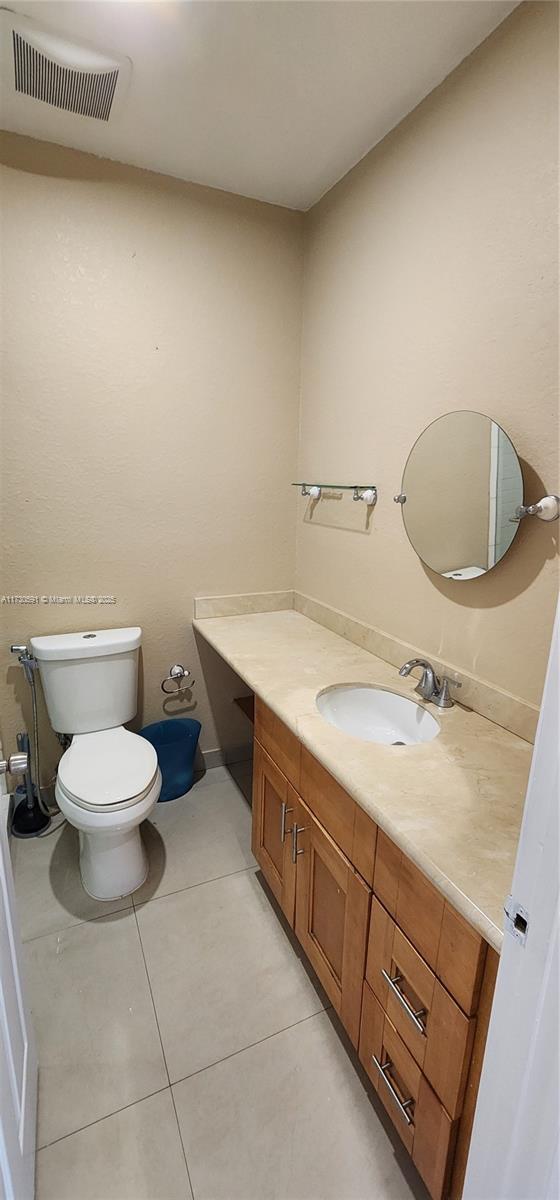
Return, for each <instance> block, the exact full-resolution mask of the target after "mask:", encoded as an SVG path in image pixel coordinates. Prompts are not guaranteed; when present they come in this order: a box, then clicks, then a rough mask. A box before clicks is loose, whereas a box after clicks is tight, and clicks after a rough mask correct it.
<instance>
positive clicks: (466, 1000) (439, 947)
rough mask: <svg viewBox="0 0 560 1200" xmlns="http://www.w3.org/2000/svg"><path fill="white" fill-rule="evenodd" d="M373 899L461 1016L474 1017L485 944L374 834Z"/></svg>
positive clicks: (401, 856) (387, 841)
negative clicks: (382, 908)
mask: <svg viewBox="0 0 560 1200" xmlns="http://www.w3.org/2000/svg"><path fill="white" fill-rule="evenodd" d="M373 888H374V892H375V894H376V896H377V898H378V899H379V900H380V901H381V903H382V904H383V906H384V907H385V908H386V909H387V911H388V912H389V913H390V914H391V916H392V917H393V918H394V920H395V921H396V923H397V925H399V926H400V928H401V929H402V930H403V932H404V933H405V934H406V936H407V938H408V939H409V941H410V942H412V945H413V946H414V947H415V949H416V950H417V951H418V953H419V954H420V955H421V956H422V958H423V959H424V960H425V962H427V963H428V964H429V966H430V967H431V968H432V971H434V972H435V974H436V975H437V976H438V978H439V979H440V980H441V981H442V983H443V984H444V985H445V987H446V988H447V989H448V991H449V992H451V994H452V995H453V996H454V998H455V1000H456V1001H457V1003H458V1004H459V1005H460V1006H461V1008H462V1009H463V1012H465V1013H466V1014H467V1016H471V1015H472V1013H474V1012H476V1009H477V1006H478V999H479V995H480V985H481V981H482V973H483V969H484V959H485V955H486V943H485V942H484V940H483V939H482V938H481V936H480V934H478V933H477V932H476V931H475V930H474V929H472V928H471V926H470V925H469V924H468V922H467V921H465V919H464V918H463V917H461V916H460V915H459V913H458V912H456V911H455V909H454V908H453V907H452V905H450V904H449V903H448V902H447V901H446V900H445V899H444V897H443V896H442V894H441V892H439V891H438V889H437V888H436V887H434V885H433V883H431V882H430V880H429V879H427V878H426V876H425V875H423V874H422V871H420V870H419V869H418V867H416V866H415V864H414V863H413V862H411V860H410V859H409V858H407V856H406V854H403V852H402V851H401V850H399V849H398V847H397V846H395V845H394V843H393V842H392V841H391V840H390V838H388V837H387V835H386V834H385V833H383V832H382V830H381V829H380V830H379V832H378V837H377V852H376V858H375V873H374V880H373Z"/></svg>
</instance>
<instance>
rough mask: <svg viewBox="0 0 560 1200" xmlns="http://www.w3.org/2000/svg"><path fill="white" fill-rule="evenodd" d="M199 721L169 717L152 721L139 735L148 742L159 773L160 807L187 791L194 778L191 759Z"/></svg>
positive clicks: (199, 726) (198, 729)
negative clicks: (155, 758) (160, 781)
mask: <svg viewBox="0 0 560 1200" xmlns="http://www.w3.org/2000/svg"><path fill="white" fill-rule="evenodd" d="M200 730H201V724H200V721H195V720H194V718H193V717H170V718H169V720H168V721H155V722H154V724H153V725H145V726H144V728H143V729H140V730H139V731H138V732H139V733H140V736H141V737H143V738H146V741H147V742H151V744H152V746H153V747H154V750H155V752H156V754H157V756H158V763H159V769H160V771H161V780H162V783H161V792H160V797H159V799H160V803H161V802H165V801H166V800H176V799H177V797H178V796H184V794H185V792H188V791H190V789H191V788H192V785H193V777H194V757H195V754H196V747H197V745H198V738H199V735H200Z"/></svg>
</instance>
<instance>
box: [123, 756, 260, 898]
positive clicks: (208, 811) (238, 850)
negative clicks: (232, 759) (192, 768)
mask: <svg viewBox="0 0 560 1200" xmlns="http://www.w3.org/2000/svg"><path fill="white" fill-rule="evenodd" d="M231 769H232V770H233V769H234V768H231ZM247 778H248V776H247V773H246V772H245V776H240V783H239V784H238V783H236V782H235V781H234V780H233V779H232V777H231V775H230V773H229V770H228V769H227V768H226V767H215V768H214V770H212V771H207V773H206V775H204V776H203V777H202V779H200V780H199V781H198V782H197V783H195V785H194V787H193V788H192V790H191V791H190V792H188V793H187V795H186V796H182V797H181V798H180V799H178V800H170V801H169V802H168V803H166V804H158V805H156V808H155V811H154V814H153V816H152V818H151V820H150V821H146V822H145V824H144V825H143V827H142V836H143V838H144V844H145V846H146V848H147V850H148V855H149V859H150V873H149V876H148V879H147V880H146V883H145V884H144V885H143V887H142V888H140V889H139V891H137V892H135V893H134V902H135V904H138V903H141V902H142V901H145V900H149V899H151V898H152V897H154V896H165V895H167V894H169V893H170V892H176V891H179V890H180V889H181V888H187V887H192V886H193V885H194V884H198V883H204V882H206V880H209V879H217V878H219V877H220V876H221V875H230V874H232V872H234V871H242V870H244V869H245V868H246V867H251V866H255V865H256V864H255V860H254V858H253V855H252V854H251V809H250V807H249V805H248V803H247V801H246V799H245V796H244V795H243V791H242V786H243V781H244V779H247Z"/></svg>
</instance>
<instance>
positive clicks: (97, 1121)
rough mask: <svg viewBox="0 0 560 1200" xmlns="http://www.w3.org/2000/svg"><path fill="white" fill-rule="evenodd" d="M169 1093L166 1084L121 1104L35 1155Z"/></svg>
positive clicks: (51, 1143)
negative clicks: (137, 1105) (164, 1093)
mask: <svg viewBox="0 0 560 1200" xmlns="http://www.w3.org/2000/svg"><path fill="white" fill-rule="evenodd" d="M168 1091H171V1088H170V1086H169V1085H168V1084H166V1085H165V1086H164V1087H161V1088H156V1090H155V1092H148V1094H147V1096H139V1097H138V1099H137V1100H131V1101H130V1104H123V1105H122V1106H121V1108H114V1109H113V1111H112V1112H109V1113H104V1114H103V1116H102V1117H96V1119H95V1121H88V1122H87V1124H86V1125H80V1126H79V1128H78V1129H71V1130H70V1131H69V1133H62V1134H61V1135H60V1137H57V1138H53V1140H52V1142H45V1143H44V1145H41V1146H39V1145H38V1146H37V1154H40V1153H41V1151H42V1150H48V1149H49V1146H56V1145H57V1144H58V1142H65V1141H66V1138H70V1137H74V1134H75V1133H83V1131H84V1129H91V1128H92V1127H93V1126H94V1125H100V1124H101V1122H102V1121H108V1120H109V1118H110V1117H116V1115H117V1113H121V1112H126V1109H127V1108H134V1107H135V1105H136V1104H142V1103H143V1101H144V1100H150V1099H151V1097H152V1096H159V1095H160V1094H161V1092H168Z"/></svg>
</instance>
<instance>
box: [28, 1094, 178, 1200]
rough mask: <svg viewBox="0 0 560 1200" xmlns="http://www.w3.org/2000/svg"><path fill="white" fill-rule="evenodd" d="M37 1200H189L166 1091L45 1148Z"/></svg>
mask: <svg viewBox="0 0 560 1200" xmlns="http://www.w3.org/2000/svg"><path fill="white" fill-rule="evenodd" d="M36 1197H37V1200H77V1198H78V1197H79V1200H192V1192H191V1189H190V1184H189V1179H188V1175H187V1169H186V1166H185V1159H184V1155H183V1150H182V1146H181V1139H180V1137H179V1131H178V1129H177V1121H176V1118H175V1110H174V1108H173V1101H172V1099H171V1093H170V1091H169V1090H167V1091H165V1092H159V1094H158V1095H157V1096H150V1097H149V1099H147V1100H141V1101H140V1102H139V1103H138V1104H133V1105H132V1107H131V1108H125V1109H124V1110H123V1111H122V1112H119V1113H115V1114H114V1116H112V1117H106V1118H105V1120H103V1121H99V1122H97V1124H95V1125H90V1126H89V1128H88V1129H82V1130H81V1131H80V1132H79V1133H73V1134H71V1135H70V1137H66V1138H63V1139H62V1141H60V1142H55V1143H54V1145H52V1146H47V1148H46V1149H45V1150H40V1151H39V1154H38V1155H37V1188H36Z"/></svg>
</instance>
